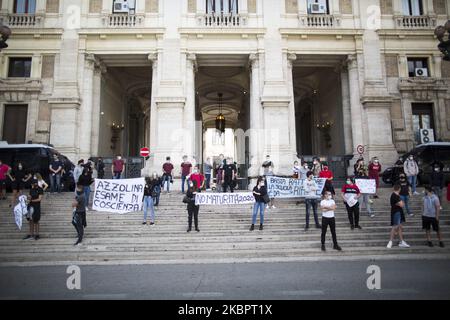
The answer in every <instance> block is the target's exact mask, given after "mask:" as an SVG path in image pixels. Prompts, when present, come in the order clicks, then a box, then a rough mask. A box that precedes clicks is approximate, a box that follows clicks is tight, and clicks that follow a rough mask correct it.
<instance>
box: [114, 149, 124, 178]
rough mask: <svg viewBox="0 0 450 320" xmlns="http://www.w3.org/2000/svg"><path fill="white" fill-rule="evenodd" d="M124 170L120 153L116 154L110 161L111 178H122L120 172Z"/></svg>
mask: <svg viewBox="0 0 450 320" xmlns="http://www.w3.org/2000/svg"><path fill="white" fill-rule="evenodd" d="M124 172H125V161H124V160H123V159H122V155H120V154H119V155H117V157H116V159H114V161H113V162H112V166H111V173H112V176H113V179H122V174H123V173H124Z"/></svg>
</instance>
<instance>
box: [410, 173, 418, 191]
mask: <svg viewBox="0 0 450 320" xmlns="http://www.w3.org/2000/svg"><path fill="white" fill-rule="evenodd" d="M408 182H409V184H410V185H411V191H412V193H415V192H416V184H417V176H410V177H408Z"/></svg>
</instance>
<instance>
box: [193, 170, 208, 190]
mask: <svg viewBox="0 0 450 320" xmlns="http://www.w3.org/2000/svg"><path fill="white" fill-rule="evenodd" d="M189 179H190V180H192V181H195V182H197V186H198V189H199V191H201V190H202V189H203V188H204V186H205V176H204V175H203V174H202V173H201V172H200V167H199V165H196V166H195V167H194V170H193V171H192V174H191V176H190V177H189Z"/></svg>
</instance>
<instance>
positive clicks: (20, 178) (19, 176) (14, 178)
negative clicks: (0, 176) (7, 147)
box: [7, 162, 32, 208]
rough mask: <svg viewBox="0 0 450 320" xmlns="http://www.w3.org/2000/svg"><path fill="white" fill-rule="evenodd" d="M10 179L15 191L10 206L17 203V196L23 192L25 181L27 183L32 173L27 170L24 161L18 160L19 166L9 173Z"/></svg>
mask: <svg viewBox="0 0 450 320" xmlns="http://www.w3.org/2000/svg"><path fill="white" fill-rule="evenodd" d="M7 175H8V177H9V179H10V180H11V188H12V191H13V196H12V199H11V204H10V205H9V207H10V208H11V207H12V206H14V205H15V203H16V200H17V197H18V196H20V195H21V194H22V190H23V189H24V188H25V183H27V182H28V181H29V180H30V179H31V177H32V175H31V174H30V173H28V171H26V170H25V168H24V166H23V164H22V162H18V163H17V166H16V167H15V168H14V169H12V170H11V171H10V172H9V173H8V174H7Z"/></svg>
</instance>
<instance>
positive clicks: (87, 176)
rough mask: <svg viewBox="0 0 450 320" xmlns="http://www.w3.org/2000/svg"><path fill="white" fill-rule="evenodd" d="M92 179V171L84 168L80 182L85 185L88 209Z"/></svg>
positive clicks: (87, 209) (84, 191) (84, 190)
mask: <svg viewBox="0 0 450 320" xmlns="http://www.w3.org/2000/svg"><path fill="white" fill-rule="evenodd" d="M93 182H94V181H93V179H92V173H91V172H90V170H89V168H84V169H83V174H82V175H81V176H80V178H79V179H78V183H79V184H80V185H81V186H83V193H84V198H85V201H86V202H85V206H86V211H89V208H88V207H89V196H90V194H91V184H92V183H93Z"/></svg>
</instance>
